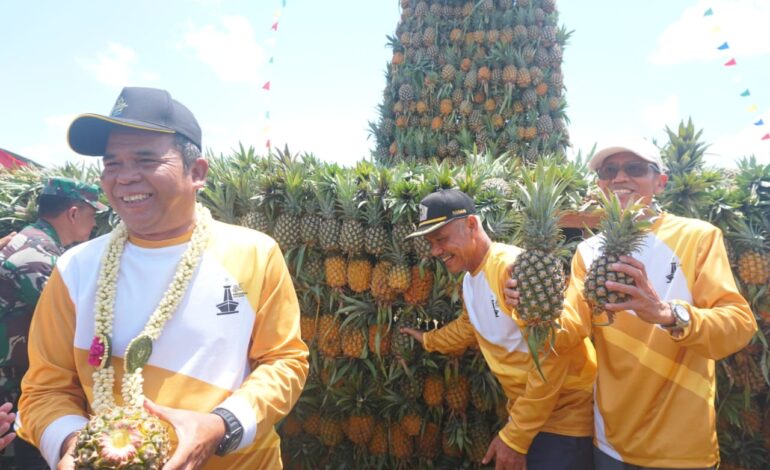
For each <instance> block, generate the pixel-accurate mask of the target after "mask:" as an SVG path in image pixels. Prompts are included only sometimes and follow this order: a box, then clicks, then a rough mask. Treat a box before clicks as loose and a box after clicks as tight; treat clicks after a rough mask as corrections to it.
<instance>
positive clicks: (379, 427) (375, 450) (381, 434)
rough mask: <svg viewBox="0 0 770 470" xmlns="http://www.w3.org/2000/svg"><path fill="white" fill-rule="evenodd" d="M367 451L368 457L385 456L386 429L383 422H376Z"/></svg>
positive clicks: (386, 444)
mask: <svg viewBox="0 0 770 470" xmlns="http://www.w3.org/2000/svg"><path fill="white" fill-rule="evenodd" d="M367 450H368V451H369V454H370V455H375V456H376V455H385V454H387V453H388V429H387V428H386V424H385V422H383V421H381V420H378V421H377V422H376V423H375V424H374V428H373V429H372V437H371V439H369V444H368V445H367Z"/></svg>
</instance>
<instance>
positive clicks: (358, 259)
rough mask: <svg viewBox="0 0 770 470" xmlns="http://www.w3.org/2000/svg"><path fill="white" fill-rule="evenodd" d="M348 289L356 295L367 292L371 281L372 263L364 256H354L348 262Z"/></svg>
mask: <svg viewBox="0 0 770 470" xmlns="http://www.w3.org/2000/svg"><path fill="white" fill-rule="evenodd" d="M347 278H348V287H350V290H352V291H353V292H356V293H361V292H366V291H368V290H369V284H370V283H371V281H372V263H371V262H370V261H369V259H368V258H366V257H364V256H355V257H353V259H351V260H350V261H349V262H348V270H347Z"/></svg>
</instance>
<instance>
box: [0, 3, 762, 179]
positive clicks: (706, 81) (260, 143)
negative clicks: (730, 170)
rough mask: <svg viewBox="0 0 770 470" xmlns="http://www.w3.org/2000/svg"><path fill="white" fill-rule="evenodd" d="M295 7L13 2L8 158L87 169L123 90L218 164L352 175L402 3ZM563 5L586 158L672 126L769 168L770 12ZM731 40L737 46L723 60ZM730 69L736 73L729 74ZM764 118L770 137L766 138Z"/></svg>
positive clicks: (713, 157) (5, 132)
mask: <svg viewBox="0 0 770 470" xmlns="http://www.w3.org/2000/svg"><path fill="white" fill-rule="evenodd" d="M283 3H284V2H283V0H259V1H254V0H164V1H149V0H133V1H130V2H129V1H104V0H70V1H67V2H60V1H53V0H49V1H38V2H22V1H5V2H2V3H0V18H3V19H4V20H5V21H4V25H3V26H4V31H3V32H4V37H5V38H6V40H5V41H4V45H3V47H2V48H0V63H1V64H3V67H4V71H3V74H2V75H1V76H0V77H1V78H0V83H2V86H0V147H2V148H6V149H9V150H12V151H14V152H17V153H20V154H22V155H24V156H27V157H30V158H32V159H35V160H37V161H39V162H41V163H44V164H48V165H53V164H56V163H60V162H63V161H65V160H78V157H77V156H75V155H74V154H73V153H72V151H71V150H69V148H68V147H67V144H66V137H65V135H66V129H67V127H68V125H69V123H70V122H71V120H72V118H73V117H74V116H76V115H77V114H79V113H84V112H96V113H108V112H109V110H110V109H111V107H112V104H113V102H114V101H115V98H116V97H117V95H118V93H119V92H120V89H121V88H122V87H123V86H124V85H131V86H152V87H159V88H166V89H168V90H169V91H170V92H171V94H172V95H173V96H174V97H175V98H176V99H178V100H179V101H181V102H183V103H185V104H186V105H187V106H188V107H189V108H190V109H192V111H193V112H194V113H195V114H196V116H197V118H198V120H199V122H200V123H201V126H202V128H203V139H204V146H205V147H207V148H210V149H212V150H213V151H214V152H216V153H228V152H229V151H230V150H231V149H232V148H234V147H237V145H238V142H243V143H244V144H245V145H253V146H255V147H257V149H258V150H259V151H264V150H265V142H266V140H267V138H269V139H270V140H271V143H272V144H273V145H274V146H275V145H279V146H283V144H284V143H286V144H288V145H289V148H290V149H291V150H292V151H309V152H313V153H315V154H316V155H318V156H319V157H321V158H322V159H324V160H328V161H337V162H340V163H343V164H353V163H354V162H355V161H357V160H359V159H361V158H363V157H365V156H368V154H369V149H370V147H371V141H370V140H368V139H367V136H368V133H367V127H368V126H367V123H368V121H370V120H374V119H376V116H377V114H376V107H377V104H378V103H379V102H380V99H381V95H382V90H383V88H384V85H385V79H384V71H385V67H386V64H387V62H388V60H389V59H390V56H391V52H390V50H389V49H388V48H387V47H386V42H387V40H386V36H387V35H389V34H393V32H394V30H395V27H396V24H397V22H398V18H399V16H400V9H399V2H398V0H366V1H361V0H336V1H331V2H319V1H317V0H316V1H313V0H286V1H285V6H284V5H283ZM558 8H559V10H560V14H561V15H560V22H561V23H562V24H564V25H565V26H566V27H567V28H568V29H570V30H574V33H573V35H572V38H571V40H570V42H569V44H568V46H567V47H566V48H565V54H564V56H565V62H564V77H565V78H564V80H565V84H566V86H567V92H566V96H567V100H568V103H569V107H568V109H567V115H568V116H569V118H570V120H571V124H570V127H569V130H570V134H571V137H572V143H573V150H575V151H577V150H583V151H587V150H589V149H590V147H591V146H592V145H593V144H594V143H595V142H598V143H599V144H600V145H601V144H602V143H605V142H611V141H614V140H617V139H622V138H624V137H636V136H641V137H645V138H658V139H662V138H663V136H664V133H663V128H664V126H666V125H668V126H676V125H677V124H678V123H679V121H680V120H681V119H687V118H688V117H692V119H693V121H694V123H695V125H696V126H697V127H698V128H703V129H704V138H705V140H706V142H708V143H710V144H711V147H710V148H709V152H710V153H709V156H708V159H709V162H710V163H712V164H716V165H720V166H731V165H733V164H734V160H735V159H736V158H739V157H742V156H745V155H750V154H754V155H755V156H757V157H758V158H759V159H760V160H761V161H763V162H765V163H770V140H764V141H763V140H761V137H762V136H763V135H764V134H766V133H768V132H770V87H769V86H768V84H769V83H770V40H768V37H767V25H768V24H770V2H769V1H767V0H712V1H706V0H701V1H684V0H681V1H672V0H646V1H633V2H632V1H617V0H615V1H613V0H590V1H577V0H561V1H560V2H558ZM709 8H711V9H712V11H713V13H714V14H713V15H711V16H703V13H704V12H705V11H706V10H707V9H709ZM276 21H277V22H278V30H277V31H273V30H272V29H271V26H272V25H273V24H274V23H275V22H276ZM725 41H726V42H728V44H729V47H730V48H729V49H728V50H724V51H720V50H718V49H717V47H718V46H719V45H720V44H722V43H724V42H725ZM731 58H735V59H736V61H737V65H736V66H734V67H726V66H724V65H723V64H724V63H725V62H727V61H728V60H729V59H731ZM271 59H272V62H271ZM267 81H270V84H271V87H270V90H269V91H266V90H264V89H262V86H263V84H264V83H265V82H267ZM746 89H749V90H750V93H751V95H750V96H748V97H741V96H740V93H741V92H743V91H744V90H746ZM754 107H755V108H756V109H755V110H753V108H754ZM760 118H762V119H764V121H766V122H767V124H765V125H764V126H755V125H754V124H753V123H754V122H756V121H758V120H759V119H760Z"/></svg>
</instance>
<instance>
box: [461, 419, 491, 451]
mask: <svg viewBox="0 0 770 470" xmlns="http://www.w3.org/2000/svg"><path fill="white" fill-rule="evenodd" d="M490 434H491V433H490V432H489V425H488V424H487V423H486V421H485V419H484V416H483V415H481V414H478V413H475V414H474V415H473V416H472V417H471V418H470V419H469V423H468V447H467V448H466V449H465V452H466V453H467V454H468V458H469V459H470V460H471V461H472V462H477V463H478V462H481V460H482V459H483V458H484V456H485V455H486V454H487V449H488V448H489V444H490V443H491V442H492V436H491V435H490Z"/></svg>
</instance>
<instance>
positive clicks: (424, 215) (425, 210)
mask: <svg viewBox="0 0 770 470" xmlns="http://www.w3.org/2000/svg"><path fill="white" fill-rule="evenodd" d="M427 219H428V206H424V205H422V204H420V222H422V221H424V220H427Z"/></svg>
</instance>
